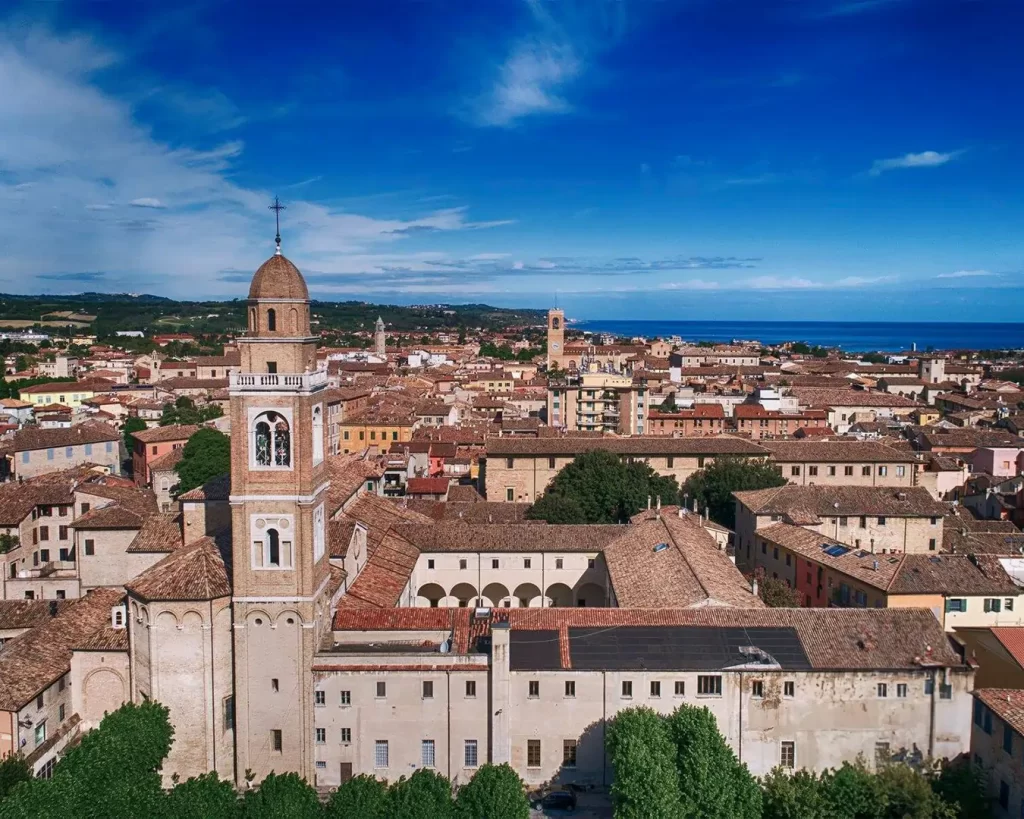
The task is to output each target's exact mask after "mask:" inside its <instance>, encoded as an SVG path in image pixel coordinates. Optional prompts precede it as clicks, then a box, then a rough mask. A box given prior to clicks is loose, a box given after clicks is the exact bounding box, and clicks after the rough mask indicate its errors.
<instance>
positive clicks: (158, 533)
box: [125, 512, 181, 552]
mask: <svg viewBox="0 0 1024 819" xmlns="http://www.w3.org/2000/svg"><path fill="white" fill-rule="evenodd" d="M179 546H181V515H180V514H178V513H176V512H161V513H160V514H157V515H150V516H149V517H148V518H146V519H145V521H144V522H143V524H142V528H141V529H140V530H139V533H138V534H137V535H136V536H135V539H134V540H133V541H132V542H131V543H130V544H129V545H128V548H127V549H126V550H125V551H127V552H173V551H174V550H175V549H177V548H178V547H179Z"/></svg>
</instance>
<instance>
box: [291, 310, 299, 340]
mask: <svg viewBox="0 0 1024 819" xmlns="http://www.w3.org/2000/svg"><path fill="white" fill-rule="evenodd" d="M290 317H291V325H292V326H291V328H290V329H291V332H292V335H295V336H297V335H298V334H299V311H298V310H297V309H296V308H294V307H293V308H292V309H291V311H290Z"/></svg>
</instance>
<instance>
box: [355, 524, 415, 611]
mask: <svg viewBox="0 0 1024 819" xmlns="http://www.w3.org/2000/svg"><path fill="white" fill-rule="evenodd" d="M418 557H419V550H418V549H416V547H415V546H413V545H411V544H410V543H408V542H407V541H405V540H403V539H402V538H401V537H399V536H398V535H396V534H395V533H394V532H393V531H389V532H388V533H387V534H385V536H384V539H383V540H382V541H381V542H380V543H379V544H378V545H377V547H376V548H375V549H374V550H373V553H372V554H371V556H370V559H369V560H368V561H367V563H366V565H365V566H364V567H363V570H362V571H361V572H360V573H359V576H358V577H356V579H355V582H354V583H353V584H352V585H351V586H350V587H349V589H348V592H347V593H346V594H345V596H344V597H342V598H341V600H340V601H339V603H338V608H339V609H340V608H393V607H395V606H397V605H398V601H399V599H400V598H401V594H402V590H403V589H404V588H405V587H406V585H407V584H408V582H409V577H410V575H411V574H412V570H413V567H415V565H416V559H417V558H418Z"/></svg>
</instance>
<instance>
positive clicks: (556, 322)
mask: <svg viewBox="0 0 1024 819" xmlns="http://www.w3.org/2000/svg"><path fill="white" fill-rule="evenodd" d="M561 326H562V320H561V319H560V318H558V316H555V317H554V318H552V319H551V329H552V330H558V329H560V328H561Z"/></svg>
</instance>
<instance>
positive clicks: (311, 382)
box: [228, 370, 327, 392]
mask: <svg viewBox="0 0 1024 819" xmlns="http://www.w3.org/2000/svg"><path fill="white" fill-rule="evenodd" d="M228 384H229V386H230V388H231V392H236V391H244V392H252V391H253V390H266V391H267V392H281V391H285V392H312V391H314V390H318V389H321V388H323V387H326V386H327V370H317V371H315V372H311V373H231V375H230V376H229V377H228Z"/></svg>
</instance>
